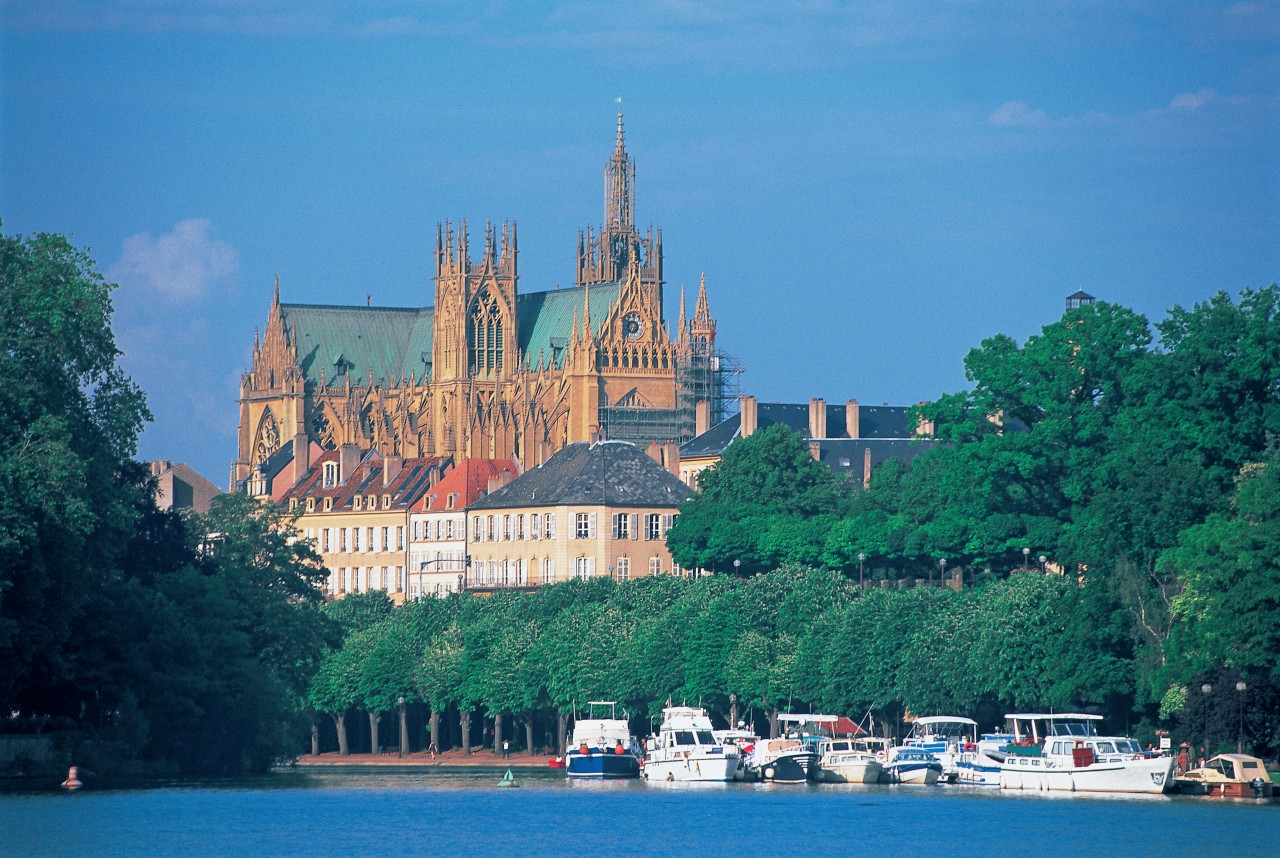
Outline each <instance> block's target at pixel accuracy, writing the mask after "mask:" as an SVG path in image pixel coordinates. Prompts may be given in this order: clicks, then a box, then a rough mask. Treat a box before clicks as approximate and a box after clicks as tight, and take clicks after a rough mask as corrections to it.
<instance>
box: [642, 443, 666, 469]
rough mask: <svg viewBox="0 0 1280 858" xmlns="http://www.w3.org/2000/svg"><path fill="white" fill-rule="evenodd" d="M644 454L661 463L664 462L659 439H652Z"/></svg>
mask: <svg viewBox="0 0 1280 858" xmlns="http://www.w3.org/2000/svg"><path fill="white" fill-rule="evenodd" d="M644 454H645V455H646V456H648V457H649V458H650V459H653V460H654V461H655V462H657V463H658V464H659V465H661V464H662V448H661V447H659V446H658V442H657V441H650V442H649V446H648V447H646V448H645V451H644Z"/></svg>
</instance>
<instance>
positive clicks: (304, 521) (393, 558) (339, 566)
mask: <svg viewBox="0 0 1280 858" xmlns="http://www.w3.org/2000/svg"><path fill="white" fill-rule="evenodd" d="M450 467H452V460H451V459H442V458H438V457H425V458H415V459H400V458H398V457H395V456H388V457H386V459H384V458H383V457H382V456H380V455H378V453H377V452H375V451H370V452H367V453H361V451H360V450H359V448H357V447H354V446H344V447H342V448H341V449H339V450H330V451H327V452H325V453H324V454H322V455H321V456H320V457H319V458H318V459H317V460H316V462H315V464H314V465H313V466H312V467H311V468H310V469H309V470H308V471H307V472H306V473H305V474H304V475H303V477H302V479H301V480H299V481H298V482H297V483H296V484H295V485H294V486H293V487H292V488H290V489H289V490H288V491H287V492H285V493H284V497H283V502H284V503H285V504H286V505H287V506H288V507H289V508H290V509H295V510H297V509H300V510H301V511H302V516H301V517H300V518H299V520H298V531H299V534H300V535H301V536H303V537H305V538H307V539H310V540H313V542H314V544H315V547H316V551H317V552H319V554H320V557H321V558H322V560H323V561H324V565H325V568H326V569H328V570H329V577H328V580H327V581H326V583H325V588H324V589H325V593H326V594H328V595H330V596H333V597H341V596H344V595H346V594H347V593H367V592H369V591H371V590H382V591H384V592H386V593H387V594H388V595H389V596H391V598H392V599H393V600H394V601H396V602H403V601H404V600H405V598H406V589H407V587H408V575H407V574H406V570H407V568H408V563H409V533H408V531H409V527H408V525H409V511H410V510H411V509H412V508H413V506H414V505H415V504H416V503H418V502H420V501H421V500H422V498H423V496H424V495H426V493H427V492H428V491H429V490H430V489H431V487H432V486H434V485H436V484H437V483H439V481H440V479H441V477H442V476H443V475H444V474H445V473H446V472H447V470H448V469H449V468H450Z"/></svg>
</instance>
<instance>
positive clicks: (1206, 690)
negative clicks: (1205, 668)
mask: <svg viewBox="0 0 1280 858" xmlns="http://www.w3.org/2000/svg"><path fill="white" fill-rule="evenodd" d="M1200 693H1201V694H1203V695H1204V747H1203V748H1201V750H1202V751H1204V754H1203V758H1204V761H1205V762H1208V760H1209V695H1210V694H1212V693H1213V686H1212V685H1210V684H1209V683H1207V682H1206V683H1205V684H1204V685H1201V686H1200Z"/></svg>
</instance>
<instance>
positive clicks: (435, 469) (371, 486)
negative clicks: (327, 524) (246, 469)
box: [284, 450, 453, 512]
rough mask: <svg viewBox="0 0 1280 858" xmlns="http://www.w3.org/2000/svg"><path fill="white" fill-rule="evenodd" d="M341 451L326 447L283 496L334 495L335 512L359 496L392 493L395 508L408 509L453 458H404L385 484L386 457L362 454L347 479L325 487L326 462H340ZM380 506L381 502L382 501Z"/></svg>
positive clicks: (372, 453)
mask: <svg viewBox="0 0 1280 858" xmlns="http://www.w3.org/2000/svg"><path fill="white" fill-rule="evenodd" d="M340 460H341V453H340V452H339V451H337V450H326V451H325V452H324V453H323V454H321V456H320V457H319V458H318V459H316V460H315V463H314V464H313V465H312V466H311V468H310V469H309V470H308V471H307V473H306V475H305V476H304V477H303V478H302V479H301V480H299V481H298V482H297V484H295V485H294V486H293V487H292V488H290V489H289V491H288V492H286V493H285V495H284V500H285V501H286V502H287V501H289V500H292V499H294V498H297V499H298V500H304V499H306V498H316V499H317V500H320V499H322V498H326V497H331V498H333V511H335V512H339V511H344V510H351V509H352V508H353V504H352V502H351V499H352V498H353V497H355V496H356V495H374V496H377V497H378V498H381V497H382V495H385V494H389V495H391V508H392V509H406V508H408V507H411V506H412V505H414V504H416V503H417V502H418V501H419V500H420V499H421V498H422V497H423V495H425V494H426V493H427V491H428V490H429V489H430V488H431V487H432V485H433V483H434V482H435V481H437V480H439V479H440V474H441V472H442V471H444V470H445V469H447V468H449V467H450V466H451V465H452V463H453V459H452V458H451V457H448V456H423V457H420V458H412V459H405V460H404V464H403V465H401V467H400V470H399V471H398V472H397V473H396V475H395V476H394V477H392V479H391V482H390V483H389V484H388V485H386V486H383V484H382V469H383V459H382V457H381V456H379V455H378V454H377V453H376V452H373V451H369V452H366V453H364V454H362V456H361V458H360V462H359V464H358V465H356V467H355V470H354V471H353V472H352V473H351V474H350V475H349V476H348V477H347V479H346V480H345V481H344V482H342V483H340V484H339V485H336V486H330V487H327V488H326V487H325V485H324V465H325V463H326V462H338V461H340ZM379 508H381V503H380V502H379Z"/></svg>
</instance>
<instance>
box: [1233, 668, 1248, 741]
mask: <svg viewBox="0 0 1280 858" xmlns="http://www.w3.org/2000/svg"><path fill="white" fill-rule="evenodd" d="M1247 690H1249V686H1248V685H1246V684H1245V682H1244V680H1243V679H1242V680H1240V681H1239V682H1237V683H1236V691H1238V692H1240V733H1239V734H1238V736H1237V737H1236V753H1237V754H1243V753H1244V693H1245V692H1246V691H1247Z"/></svg>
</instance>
